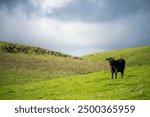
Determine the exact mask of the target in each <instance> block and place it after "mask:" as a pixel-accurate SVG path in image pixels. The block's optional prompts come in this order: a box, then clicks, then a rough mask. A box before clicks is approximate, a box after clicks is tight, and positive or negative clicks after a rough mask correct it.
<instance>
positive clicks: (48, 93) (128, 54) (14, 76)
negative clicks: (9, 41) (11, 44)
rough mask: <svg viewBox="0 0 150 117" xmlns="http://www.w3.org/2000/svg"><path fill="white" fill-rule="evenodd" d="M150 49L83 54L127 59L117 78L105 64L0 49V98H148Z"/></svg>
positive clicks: (97, 57) (89, 57) (102, 57)
mask: <svg viewBox="0 0 150 117" xmlns="http://www.w3.org/2000/svg"><path fill="white" fill-rule="evenodd" d="M0 46H1V43H0ZM149 50H150V49H149V46H143V47H135V48H129V49H123V50H117V51H111V52H106V53H102V54H101V53H100V54H94V55H92V56H84V58H86V59H91V60H96V61H97V60H99V58H100V59H101V60H104V58H105V57H107V56H112V55H114V56H121V57H124V58H126V60H127V63H128V66H130V67H127V68H126V71H125V77H124V78H123V79H121V78H120V76H119V75H120V74H118V76H119V78H118V79H117V80H110V72H109V71H108V70H106V71H104V70H105V69H106V66H105V63H100V62H92V61H89V60H76V59H72V58H64V57H58V56H51V55H34V54H22V53H17V54H14V53H13V54H11V53H6V52H0V81H1V82H0V99H150V90H149V89H150V87H149V84H150V78H149V77H150V73H149V72H148V71H150V64H149V60H150V59H149V58H150V54H149V53H150V51H149ZM131 58H132V59H131ZM135 60H138V64H139V63H140V64H142V65H141V66H136V65H137V62H135ZM142 61H143V62H142ZM131 66H134V67H131ZM98 70H100V72H96V71H98ZM90 72H95V73H90ZM84 74H85V75H84Z"/></svg>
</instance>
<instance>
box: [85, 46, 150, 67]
mask: <svg viewBox="0 0 150 117" xmlns="http://www.w3.org/2000/svg"><path fill="white" fill-rule="evenodd" d="M107 57H114V58H120V57H122V58H124V59H125V60H126V61H127V66H137V65H145V64H150V46H137V47H132V48H124V49H119V50H113V51H108V52H100V53H95V54H90V55H85V56H83V58H85V59H88V60H95V61H105V60H106V58H107Z"/></svg>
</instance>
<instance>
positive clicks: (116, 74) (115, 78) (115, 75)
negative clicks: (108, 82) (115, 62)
mask: <svg viewBox="0 0 150 117" xmlns="http://www.w3.org/2000/svg"><path fill="white" fill-rule="evenodd" d="M115 79H117V71H115Z"/></svg>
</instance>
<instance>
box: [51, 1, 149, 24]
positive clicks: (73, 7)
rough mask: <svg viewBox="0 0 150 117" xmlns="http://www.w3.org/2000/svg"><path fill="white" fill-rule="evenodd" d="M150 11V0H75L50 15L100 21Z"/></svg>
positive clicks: (66, 18) (64, 18)
mask: <svg viewBox="0 0 150 117" xmlns="http://www.w3.org/2000/svg"><path fill="white" fill-rule="evenodd" d="M149 12H150V1H149V0H75V1H74V2H71V3H70V4H66V5H65V6H63V7H61V8H59V9H55V10H54V12H53V13H52V14H49V16H50V17H57V18H60V19H63V20H68V19H69V20H71V19H72V20H83V21H91V22H96V21H97V22H99V21H112V20H116V19H118V18H124V17H127V16H131V15H134V14H137V13H149Z"/></svg>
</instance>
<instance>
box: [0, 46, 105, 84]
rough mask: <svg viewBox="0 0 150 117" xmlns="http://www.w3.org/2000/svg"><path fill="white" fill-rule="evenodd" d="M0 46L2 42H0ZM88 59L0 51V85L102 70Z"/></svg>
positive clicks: (97, 63)
mask: <svg viewBox="0 0 150 117" xmlns="http://www.w3.org/2000/svg"><path fill="white" fill-rule="evenodd" d="M0 45H1V46H2V44H0ZM102 65H103V63H100V62H93V61H89V60H80V59H73V58H70V57H59V56H54V55H47V54H43V55H35V54H24V53H8V52H4V51H2V50H1V51H0V80H1V82H0V85H9V84H10V85H11V84H24V83H31V82H38V81H42V80H47V79H54V78H61V77H66V76H71V75H78V74H87V73H92V72H96V71H99V70H102V69H103V68H102V67H101V66H102Z"/></svg>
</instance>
